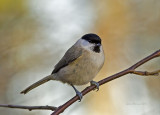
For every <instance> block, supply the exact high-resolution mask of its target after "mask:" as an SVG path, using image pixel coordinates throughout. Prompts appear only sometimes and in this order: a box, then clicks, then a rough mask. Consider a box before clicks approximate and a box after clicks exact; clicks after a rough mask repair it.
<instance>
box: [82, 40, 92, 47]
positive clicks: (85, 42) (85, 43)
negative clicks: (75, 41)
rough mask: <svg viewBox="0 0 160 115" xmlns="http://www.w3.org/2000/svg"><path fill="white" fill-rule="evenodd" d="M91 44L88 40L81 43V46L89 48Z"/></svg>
mask: <svg viewBox="0 0 160 115" xmlns="http://www.w3.org/2000/svg"><path fill="white" fill-rule="evenodd" d="M89 44H90V43H89V42H87V41H86V40H82V41H81V45H82V46H88V45H89Z"/></svg>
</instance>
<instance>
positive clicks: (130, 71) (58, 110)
mask: <svg viewBox="0 0 160 115" xmlns="http://www.w3.org/2000/svg"><path fill="white" fill-rule="evenodd" d="M159 56H160V50H158V51H156V52H154V53H153V54H151V55H149V56H147V57H146V58H144V59H142V60H141V61H139V62H137V63H136V64H134V65H133V66H131V67H129V68H128V69H125V70H123V71H121V72H119V73H116V74H114V75H111V76H109V77H107V78H105V79H102V80H101V81H99V82H98V83H99V85H100V86H101V85H103V84H105V83H107V82H110V81H112V80H114V79H117V78H119V77H122V76H124V75H126V74H136V75H141V76H148V75H154V76H158V75H159V73H160V70H157V71H153V72H147V71H145V72H143V71H136V70H135V69H136V68H138V67H139V66H141V65H143V64H144V63H146V62H148V61H150V60H152V59H154V58H156V57H159ZM94 89H95V85H91V86H88V87H86V88H85V89H84V90H83V91H82V92H81V93H82V95H83V96H84V95H86V94H87V93H89V92H90V91H92V90H94ZM78 99H79V97H78V96H74V97H73V98H72V99H70V100H69V101H67V102H66V103H64V104H63V105H62V106H59V107H58V108H57V107H53V106H20V105H0V107H6V108H17V109H28V110H29V111H31V110H37V109H39V110H52V111H54V112H53V113H52V114H51V115H59V114H60V113H62V112H63V111H64V110H65V109H66V108H68V107H69V106H70V105H72V104H73V103H74V102H76V101H77V100H78Z"/></svg>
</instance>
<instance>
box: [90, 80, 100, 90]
mask: <svg viewBox="0 0 160 115" xmlns="http://www.w3.org/2000/svg"><path fill="white" fill-rule="evenodd" d="M90 84H91V85H95V86H96V88H95V89H97V91H98V90H99V83H98V82H95V81H90ZM95 89H94V90H95Z"/></svg>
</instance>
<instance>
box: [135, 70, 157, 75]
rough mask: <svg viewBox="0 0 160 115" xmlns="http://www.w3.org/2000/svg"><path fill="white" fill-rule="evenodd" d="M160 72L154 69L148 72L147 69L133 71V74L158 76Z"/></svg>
mask: <svg viewBox="0 0 160 115" xmlns="http://www.w3.org/2000/svg"><path fill="white" fill-rule="evenodd" d="M159 73H160V70H157V71H153V72H147V71H133V74H136V75H141V76H158V75H159Z"/></svg>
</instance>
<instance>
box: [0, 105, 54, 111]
mask: <svg viewBox="0 0 160 115" xmlns="http://www.w3.org/2000/svg"><path fill="white" fill-rule="evenodd" d="M0 107H5V108H14V109H28V110H29V111H32V110H51V111H55V110H56V109H57V107H53V106H48V105H46V106H23V105H6V104H0Z"/></svg>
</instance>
